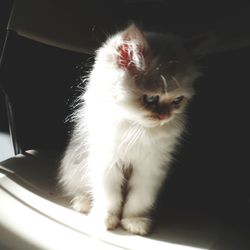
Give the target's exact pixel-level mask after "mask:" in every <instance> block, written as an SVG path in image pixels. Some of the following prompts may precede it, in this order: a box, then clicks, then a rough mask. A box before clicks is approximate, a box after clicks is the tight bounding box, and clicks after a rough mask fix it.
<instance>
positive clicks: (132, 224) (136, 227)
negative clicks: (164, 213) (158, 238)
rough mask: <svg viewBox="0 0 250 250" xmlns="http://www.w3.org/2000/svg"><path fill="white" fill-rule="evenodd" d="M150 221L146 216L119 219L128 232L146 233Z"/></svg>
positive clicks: (148, 229) (148, 230)
mask: <svg viewBox="0 0 250 250" xmlns="http://www.w3.org/2000/svg"><path fill="white" fill-rule="evenodd" d="M151 224H152V221H151V219H149V218H147V217H125V218H123V219H122V220H121V225H122V227H123V228H124V229H125V230H127V231H128V232H130V233H133V234H139V235H146V234H148V233H149V232H150V228H151Z"/></svg>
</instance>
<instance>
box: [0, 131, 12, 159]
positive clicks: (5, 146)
mask: <svg viewBox="0 0 250 250" xmlns="http://www.w3.org/2000/svg"><path fill="white" fill-rule="evenodd" d="M13 155H14V151H13V147H12V142H11V138H10V136H9V135H8V134H6V133H2V132H0V161H3V160H5V159H8V158H9V157H11V156H13Z"/></svg>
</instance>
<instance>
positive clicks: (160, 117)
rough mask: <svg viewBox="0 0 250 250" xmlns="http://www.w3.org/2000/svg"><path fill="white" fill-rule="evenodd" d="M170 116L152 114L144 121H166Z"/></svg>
mask: <svg viewBox="0 0 250 250" xmlns="http://www.w3.org/2000/svg"><path fill="white" fill-rule="evenodd" d="M170 117H171V115H169V114H152V115H147V116H145V118H146V119H148V120H150V121H154V122H162V121H168V120H169V119H170Z"/></svg>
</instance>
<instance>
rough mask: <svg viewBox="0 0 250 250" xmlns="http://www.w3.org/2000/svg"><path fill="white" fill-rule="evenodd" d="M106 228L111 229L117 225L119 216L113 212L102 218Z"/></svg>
mask: <svg viewBox="0 0 250 250" xmlns="http://www.w3.org/2000/svg"><path fill="white" fill-rule="evenodd" d="M104 223H105V226H106V229H107V230H113V229H115V228H117V227H118V225H119V223H120V218H119V217H118V216H117V215H115V214H107V215H106V216H105V219H104Z"/></svg>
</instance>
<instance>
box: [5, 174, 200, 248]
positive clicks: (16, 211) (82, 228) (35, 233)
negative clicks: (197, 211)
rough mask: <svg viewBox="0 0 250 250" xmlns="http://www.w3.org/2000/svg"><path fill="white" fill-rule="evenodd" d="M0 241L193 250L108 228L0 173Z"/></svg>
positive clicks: (18, 244)
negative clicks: (99, 225)
mask: <svg viewBox="0 0 250 250" xmlns="http://www.w3.org/2000/svg"><path fill="white" fill-rule="evenodd" d="M0 204H1V205H0V231H1V235H0V243H3V244H4V245H7V246H9V247H10V248H11V249H15V250H16V249H25V250H28V249H46V250H50V249H53V250H56V249H58V250H59V249H60V250H63V249H65V250H66V249H67V250H68V249H74V250H77V249H104V250H105V249H110V250H112V249H131V250H138V249H157V250H161V249H168V250H192V249H198V248H193V247H187V246H181V245H176V244H170V243H168V242H164V241H159V240H153V239H150V238H147V237H141V236H136V235H130V234H128V233H126V232H124V231H123V230H116V231H113V232H108V231H106V230H105V229H103V228H99V227H98V225H97V224H95V223H94V222H93V221H90V219H88V217H86V216H84V215H81V214H78V213H76V212H73V211H71V210H69V209H67V208H64V207H62V206H59V205H57V204H55V203H52V202H50V201H48V200H46V199H43V198H41V197H40V196H38V195H35V194H34V193H32V192H30V191H28V190H27V189H25V188H23V187H22V186H20V185H18V184H17V183H15V182H14V181H12V180H11V179H10V178H8V177H6V176H5V175H3V174H1V173H0Z"/></svg>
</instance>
